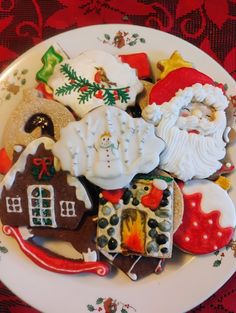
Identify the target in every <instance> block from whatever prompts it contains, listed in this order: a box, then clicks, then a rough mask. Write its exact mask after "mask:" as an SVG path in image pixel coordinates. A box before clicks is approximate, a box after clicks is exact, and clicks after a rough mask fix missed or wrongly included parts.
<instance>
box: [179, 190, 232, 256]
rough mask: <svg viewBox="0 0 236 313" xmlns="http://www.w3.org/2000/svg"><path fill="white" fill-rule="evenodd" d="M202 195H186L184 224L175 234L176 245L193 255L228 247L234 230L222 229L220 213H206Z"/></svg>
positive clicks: (230, 228) (229, 228)
mask: <svg viewBox="0 0 236 313" xmlns="http://www.w3.org/2000/svg"><path fill="white" fill-rule="evenodd" d="M201 200H202V194H201V193H194V194H191V195H184V216H183V222H182V224H181V225H180V226H179V228H178V230H177V231H176V232H175V234H174V244H176V246H178V247H179V248H180V249H182V250H184V251H186V252H189V253H192V254H207V253H211V252H214V251H216V250H218V249H221V248H223V247H224V246H226V245H227V244H228V243H229V241H230V240H231V238H232V236H233V233H234V229H233V228H232V227H225V228H223V227H221V226H220V224H219V218H220V212H219V211H216V210H214V211H212V212H210V213H204V212H203V211H202V209H201Z"/></svg>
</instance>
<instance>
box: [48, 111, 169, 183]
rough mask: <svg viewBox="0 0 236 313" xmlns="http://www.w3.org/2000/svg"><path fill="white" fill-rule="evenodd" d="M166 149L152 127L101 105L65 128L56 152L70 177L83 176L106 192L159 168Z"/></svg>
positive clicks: (139, 119)
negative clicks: (137, 175)
mask: <svg viewBox="0 0 236 313" xmlns="http://www.w3.org/2000/svg"><path fill="white" fill-rule="evenodd" d="M164 146H165V144H164V142H163V140H161V139H160V138H158V137H157V136H156V135H155V129H154V126H153V125H151V124H149V123H147V122H145V121H144V120H143V119H142V118H135V119H134V118H132V117H131V116H129V115H128V114H127V113H126V112H124V111H123V110H120V109H117V108H115V107H107V106H102V107H99V108H97V109H96V110H93V111H92V112H90V113H89V114H88V115H86V116H85V117H84V118H83V119H81V120H80V121H77V122H72V123H69V124H68V125H67V126H66V127H65V128H63V129H62V130H61V138H60V140H59V141H58V142H57V143H56V144H55V145H54V147H53V153H54V155H55V156H56V157H58V158H59V160H60V162H61V166H62V168H63V170H66V171H69V172H70V173H71V175H73V176H81V175H83V176H85V177H86V178H87V179H88V180H90V181H91V182H92V183H94V184H96V185H98V186H100V187H101V188H103V189H117V188H122V187H124V186H126V185H127V184H128V183H129V182H130V181H131V179H132V178H133V177H134V175H136V174H137V173H148V172H150V171H151V170H153V169H154V168H156V167H157V165H158V164H159V154H160V153H161V152H162V150H163V149H164Z"/></svg>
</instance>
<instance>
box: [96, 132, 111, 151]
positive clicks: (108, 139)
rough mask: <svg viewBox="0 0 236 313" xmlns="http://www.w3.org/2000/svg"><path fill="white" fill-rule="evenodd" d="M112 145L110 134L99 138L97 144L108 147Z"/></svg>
mask: <svg viewBox="0 0 236 313" xmlns="http://www.w3.org/2000/svg"><path fill="white" fill-rule="evenodd" d="M111 145H112V139H111V137H110V136H107V135H104V136H102V137H101V138H100V142H99V146H100V148H104V149H106V148H109V147H110V146H111Z"/></svg>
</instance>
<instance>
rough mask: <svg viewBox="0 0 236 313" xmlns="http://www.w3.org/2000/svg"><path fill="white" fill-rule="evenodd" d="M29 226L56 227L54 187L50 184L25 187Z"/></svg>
mask: <svg viewBox="0 0 236 313" xmlns="http://www.w3.org/2000/svg"><path fill="white" fill-rule="evenodd" d="M27 194H28V205H29V216H30V226H47V227H56V226H57V224H56V220H55V212H54V189H53V187H52V186H50V185H37V186H36V185H33V186H29V187H28V188H27Z"/></svg>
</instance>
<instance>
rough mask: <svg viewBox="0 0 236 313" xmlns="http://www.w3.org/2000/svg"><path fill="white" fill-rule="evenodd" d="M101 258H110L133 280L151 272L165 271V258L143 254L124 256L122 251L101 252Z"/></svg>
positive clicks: (111, 261)
mask: <svg viewBox="0 0 236 313" xmlns="http://www.w3.org/2000/svg"><path fill="white" fill-rule="evenodd" d="M101 260H104V261H107V260H108V261H109V262H110V263H111V264H112V265H113V266H115V267H116V268H118V269H120V270H121V271H122V272H124V273H125V274H126V275H127V276H128V277H129V278H130V279H131V280H133V281H137V280H140V279H142V278H144V277H147V276H149V275H151V274H159V273H161V272H162V271H163V267H164V259H158V258H151V257H144V256H141V255H129V256H127V255H126V256H124V255H122V254H120V253H115V254H114V253H109V254H104V255H102V254H101Z"/></svg>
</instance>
